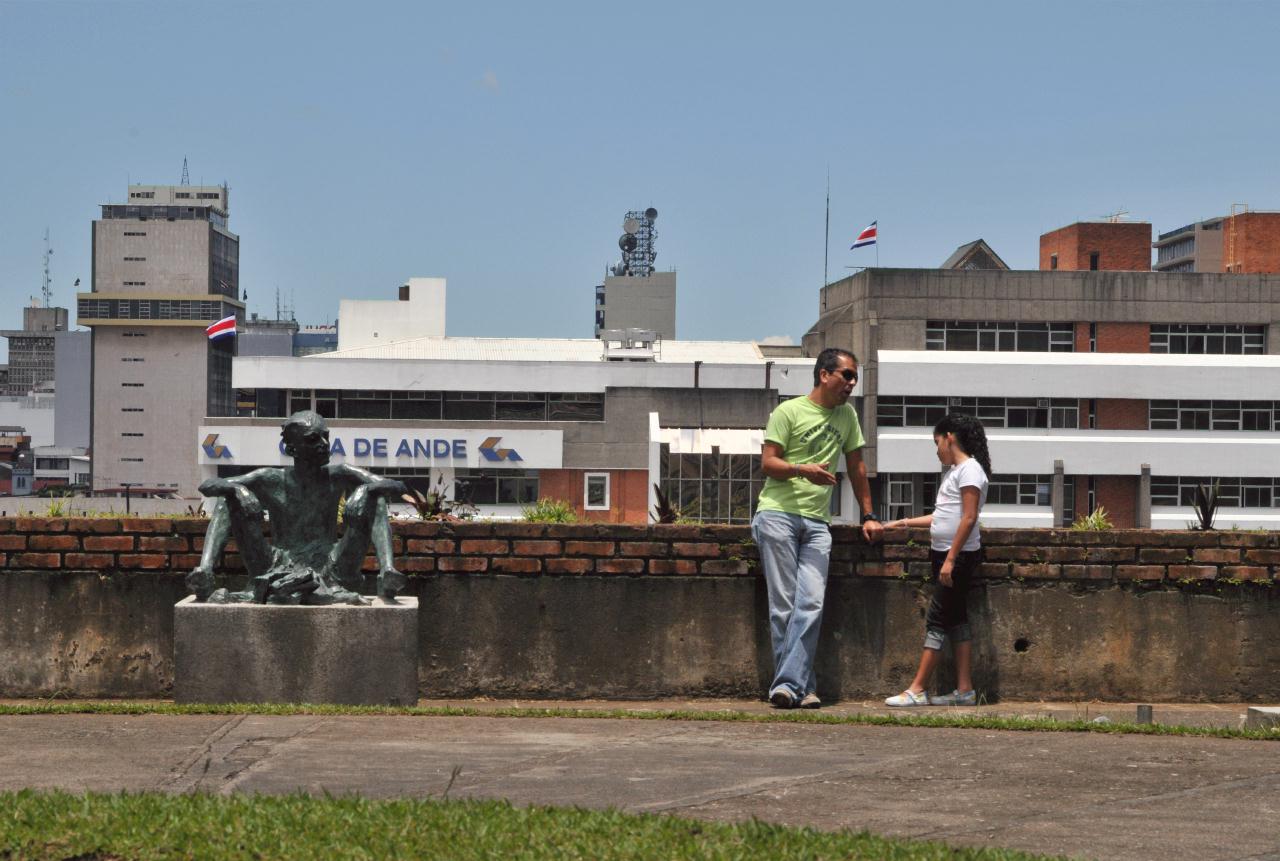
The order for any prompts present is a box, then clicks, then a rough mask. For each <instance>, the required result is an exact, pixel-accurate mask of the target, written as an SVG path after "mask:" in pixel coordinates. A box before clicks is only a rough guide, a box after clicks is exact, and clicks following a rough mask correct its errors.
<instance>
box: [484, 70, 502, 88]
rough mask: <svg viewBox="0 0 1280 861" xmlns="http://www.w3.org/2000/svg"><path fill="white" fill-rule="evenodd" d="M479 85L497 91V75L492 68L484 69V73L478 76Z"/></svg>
mask: <svg viewBox="0 0 1280 861" xmlns="http://www.w3.org/2000/svg"><path fill="white" fill-rule="evenodd" d="M480 86H482V87H484V88H485V89H486V90H493V91H494V92H495V93H496V92H497V91H498V75H497V73H496V72H494V71H493V70H492V69H486V70H485V73H484V74H483V75H481V76H480Z"/></svg>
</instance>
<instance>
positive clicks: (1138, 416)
mask: <svg viewBox="0 0 1280 861" xmlns="http://www.w3.org/2000/svg"><path fill="white" fill-rule="evenodd" d="M1147 419H1148V416H1147V402H1146V401H1145V400H1138V399H1135V398H1098V415H1097V422H1098V430H1146V429H1147Z"/></svg>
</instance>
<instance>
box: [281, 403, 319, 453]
mask: <svg viewBox="0 0 1280 861" xmlns="http://www.w3.org/2000/svg"><path fill="white" fill-rule="evenodd" d="M280 436H281V437H283V438H284V451H285V454H287V455H289V456H290V457H292V458H293V459H294V460H300V461H306V462H310V463H328V462H329V426H328V425H326V424H325V423H324V419H323V418H322V417H321V416H320V414H319V413H317V412H313V411H311V410H302V411H301V412H296V413H294V414H293V415H291V416H289V418H287V419H285V423H284V424H283V425H282V426H281V427H280Z"/></svg>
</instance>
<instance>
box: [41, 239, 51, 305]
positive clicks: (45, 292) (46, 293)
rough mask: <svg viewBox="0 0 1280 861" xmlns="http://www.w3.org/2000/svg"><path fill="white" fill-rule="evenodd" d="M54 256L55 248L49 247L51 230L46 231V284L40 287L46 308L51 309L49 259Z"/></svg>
mask: <svg viewBox="0 0 1280 861" xmlns="http://www.w3.org/2000/svg"><path fill="white" fill-rule="evenodd" d="M52 256H53V248H52V247H50V245H49V228H47V227H46V228H45V229H44V283H43V284H41V286H40V295H41V296H42V297H43V298H44V307H46V308H48V307H49V300H50V298H51V296H52V294H53V289H52V287H51V286H50V284H51V281H50V279H49V258H50V257H52Z"/></svg>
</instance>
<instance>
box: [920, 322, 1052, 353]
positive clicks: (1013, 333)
mask: <svg viewBox="0 0 1280 861" xmlns="http://www.w3.org/2000/svg"><path fill="white" fill-rule="evenodd" d="M1075 348H1076V347H1075V325H1074V324H1073V323H1006V322H996V321H990V320H978V321H975V320H929V321H928V322H927V323H926V324H925V349H927V350H957V351H972V350H978V351H989V352H1012V351H1016V352H1023V353H1049V352H1052V353H1070V352H1073V351H1074V350H1075Z"/></svg>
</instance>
